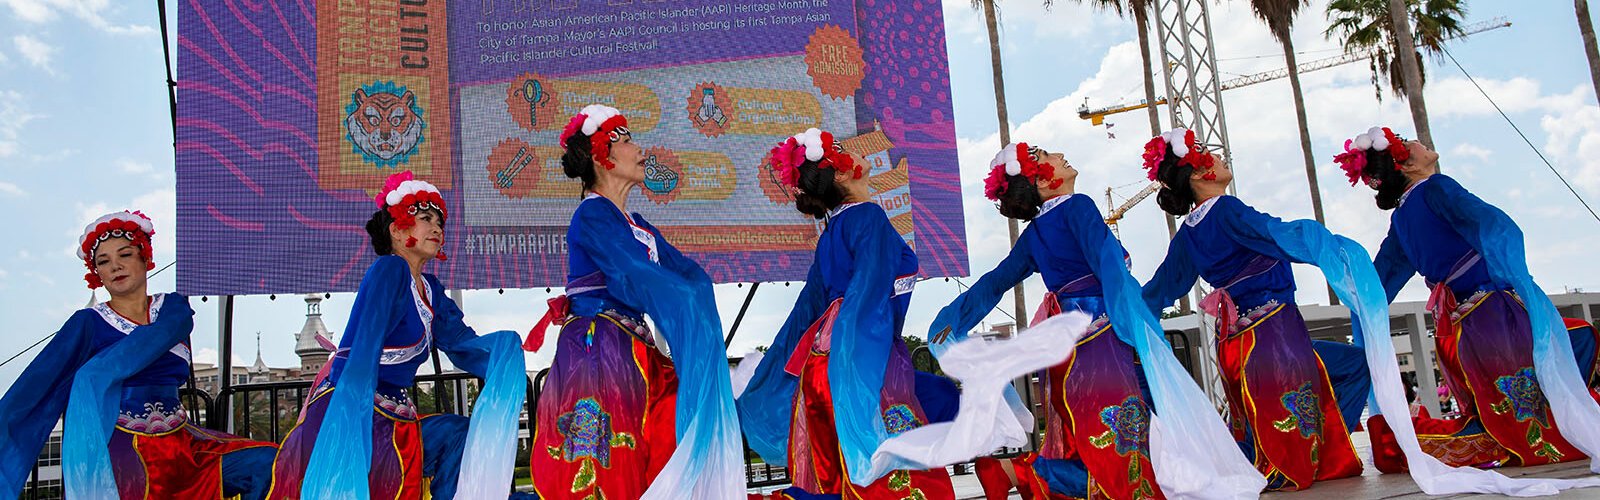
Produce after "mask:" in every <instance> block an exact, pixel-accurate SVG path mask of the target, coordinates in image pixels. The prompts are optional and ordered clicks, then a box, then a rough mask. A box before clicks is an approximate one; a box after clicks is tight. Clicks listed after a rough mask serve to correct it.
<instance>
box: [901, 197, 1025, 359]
mask: <svg viewBox="0 0 1600 500" xmlns="http://www.w3.org/2000/svg"><path fill="white" fill-rule="evenodd" d="M1035 230H1036V229H1034V226H1032V225H1029V226H1028V229H1027V230H1025V231H1024V237H1022V238H1018V239H1017V245H1015V246H1012V247H1011V253H1010V254H1008V255H1006V258H1005V259H1002V260H1001V261H1000V264H999V265H997V266H995V268H994V269H993V270H990V271H989V272H987V273H983V276H982V277H980V278H978V281H976V282H974V283H973V284H972V287H971V288H968V289H967V291H965V292H961V295H958V296H956V299H955V300H954V301H951V302H950V305H947V306H944V309H940V310H939V315H938V316H935V317H934V319H933V325H931V326H929V327H928V348H929V349H930V350H932V351H933V354H934V355H935V356H938V355H941V354H944V351H945V350H947V349H949V348H950V346H952V345H955V344H956V343H957V342H960V341H962V340H965V339H966V338H967V331H968V330H971V329H972V327H974V326H977V324H978V322H980V321H983V318H984V317H985V316H988V315H989V311H992V310H994V306H995V304H998V303H1000V300H1001V299H1003V298H1005V294H1006V292H1008V291H1010V290H1011V288H1012V287H1014V286H1016V285H1017V283H1021V282H1022V280H1025V279H1027V278H1028V276H1032V275H1033V273H1034V272H1035V265H1034V263H1033V251H1032V250H1031V246H1030V245H1028V244H1027V243H1026V242H1027V241H1028V238H1027V237H1026V234H1027V231H1035ZM1017 321H1018V322H1019V323H1020V322H1023V321H1027V319H1026V318H1018V319H1017Z"/></svg>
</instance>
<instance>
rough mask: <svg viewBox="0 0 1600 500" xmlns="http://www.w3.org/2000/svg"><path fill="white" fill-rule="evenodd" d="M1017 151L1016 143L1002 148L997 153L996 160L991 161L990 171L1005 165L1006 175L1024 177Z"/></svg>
mask: <svg viewBox="0 0 1600 500" xmlns="http://www.w3.org/2000/svg"><path fill="white" fill-rule="evenodd" d="M1017 149H1018V148H1017V145H1016V144H1015V143H1013V144H1007V145H1006V147H1004V148H1001V149H1000V152H999V153H995V155H994V159H993V160H990V161H989V169H990V170H994V168H995V167H999V166H1001V165H1005V166H1006V175H1022V161H1021V160H1019V159H1018V158H1017Z"/></svg>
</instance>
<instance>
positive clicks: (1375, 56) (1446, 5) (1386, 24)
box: [1322, 0, 1467, 147]
mask: <svg viewBox="0 0 1600 500" xmlns="http://www.w3.org/2000/svg"><path fill="white" fill-rule="evenodd" d="M1396 1H1397V2H1402V1H1403V2H1404V4H1405V7H1406V9H1407V10H1409V17H1410V18H1411V24H1412V25H1413V26H1414V27H1415V28H1414V29H1409V28H1411V27H1409V26H1402V27H1400V29H1396V23H1395V22H1394V18H1395V16H1393V15H1391V11H1392V9H1391V3H1390V0H1333V1H1332V2H1329V3H1328V10H1327V16H1328V21H1329V24H1328V29H1327V30H1325V31H1323V32H1322V34H1323V36H1324V37H1325V38H1327V39H1329V40H1332V39H1335V38H1338V39H1339V42H1340V44H1341V45H1344V50H1345V51H1346V52H1355V51H1360V50H1372V51H1373V53H1372V62H1371V68H1372V86H1373V93H1374V94H1376V95H1377V97H1378V99H1379V100H1382V99H1383V86H1384V84H1385V83H1387V85H1388V86H1389V89H1390V91H1391V92H1393V93H1394V95H1396V96H1400V97H1406V98H1407V99H1408V100H1409V101H1410V103H1411V107H1412V120H1413V121H1414V122H1415V123H1414V125H1415V126H1416V130H1417V139H1418V140H1420V141H1422V142H1423V143H1424V144H1428V145H1429V147H1432V144H1433V137H1432V134H1431V133H1430V132H1429V127H1428V123H1427V107H1426V106H1425V105H1424V104H1423V100H1422V95H1421V93H1420V92H1418V93H1417V94H1418V95H1415V96H1408V95H1407V92H1406V86H1405V70H1404V66H1406V64H1402V60H1401V59H1399V58H1397V57H1396V55H1397V54H1400V53H1401V52H1410V53H1411V54H1412V55H1411V57H1412V59H1411V61H1409V62H1412V63H1415V66H1416V79H1417V84H1416V87H1417V89H1418V90H1421V89H1422V85H1423V83H1424V82H1426V80H1427V75H1426V74H1424V72H1423V70H1422V54H1423V53H1427V54H1429V55H1433V56H1438V55H1439V54H1441V53H1443V52H1444V41H1445V40H1446V39H1448V38H1450V37H1453V36H1459V35H1461V34H1462V30H1461V18H1463V17H1466V14H1467V10H1466V0H1396ZM1405 32H1409V33H1408V34H1410V35H1411V36H1410V37H1406V38H1409V39H1410V41H1412V42H1414V47H1415V49H1414V50H1410V51H1403V50H1402V49H1401V48H1400V46H1401V42H1402V41H1404V40H1401V37H1400V36H1398V35H1399V34H1401V33H1405Z"/></svg>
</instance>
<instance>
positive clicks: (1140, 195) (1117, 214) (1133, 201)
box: [1106, 182, 1161, 240]
mask: <svg viewBox="0 0 1600 500" xmlns="http://www.w3.org/2000/svg"><path fill="white" fill-rule="evenodd" d="M1158 189H1161V183H1159V182H1152V183H1150V184H1147V185H1145V187H1144V189H1140V190H1139V192H1137V193H1134V194H1133V196H1132V197H1130V198H1128V199H1127V200H1126V201H1123V202H1122V204H1121V205H1118V206H1117V208H1111V203H1112V201H1111V188H1106V208H1108V209H1110V211H1109V212H1106V225H1107V226H1110V227H1111V235H1112V236H1115V237H1117V239H1119V240H1120V239H1122V233H1121V232H1120V231H1118V230H1117V222H1118V221H1120V220H1122V216H1123V215H1125V214H1127V213H1128V210H1129V209H1131V208H1133V206H1134V205H1138V204H1139V202H1141V201H1144V199H1145V198H1149V197H1150V195H1152V194H1155V192H1156V190H1158Z"/></svg>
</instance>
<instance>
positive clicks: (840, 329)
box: [723, 205, 900, 486]
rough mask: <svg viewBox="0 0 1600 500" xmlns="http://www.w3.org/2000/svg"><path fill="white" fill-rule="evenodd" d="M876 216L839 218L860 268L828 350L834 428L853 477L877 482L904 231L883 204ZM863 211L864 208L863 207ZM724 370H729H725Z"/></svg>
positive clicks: (855, 480)
mask: <svg viewBox="0 0 1600 500" xmlns="http://www.w3.org/2000/svg"><path fill="white" fill-rule="evenodd" d="M870 208H874V209H876V210H874V211H873V212H872V213H871V216H870V217H865V216H859V215H860V214H857V215H858V216H856V217H850V218H844V219H836V221H840V222H842V223H848V224H849V225H847V226H844V227H841V228H840V229H842V230H844V231H846V233H845V234H847V235H848V236H847V240H848V241H849V242H850V245H849V247H850V251H851V253H852V254H853V255H854V257H855V259H854V261H855V269H853V270H852V273H851V276H850V284H849V287H848V288H847V289H846V291H845V294H844V303H843V304H841V305H840V307H839V316H838V317H837V318H836V319H835V320H834V322H833V338H832V340H831V344H830V347H829V349H830V351H829V355H828V387H829V389H831V390H832V391H833V406H834V410H833V415H834V418H833V420H834V428H835V430H836V431H837V433H838V435H839V448H840V451H841V454H842V455H843V456H844V463H845V467H846V469H847V471H848V476H849V477H850V481H851V482H853V483H855V484H857V485H861V486H865V485H869V484H872V482H873V481H876V480H877V479H878V478H877V477H876V476H874V475H873V470H872V469H873V468H872V454H873V452H875V451H876V450H877V448H878V445H879V444H881V443H883V441H884V440H885V439H888V438H889V431H888V429H887V428H885V427H884V424H883V416H882V415H883V411H882V409H881V408H879V403H880V401H881V400H882V392H883V374H884V371H885V369H886V366H887V364H888V359H889V348H890V346H892V345H894V336H895V332H894V323H895V321H894V314H895V312H894V308H893V306H891V304H890V299H891V295H892V293H893V291H894V280H895V267H896V265H898V264H899V262H900V247H899V246H898V244H899V243H900V241H899V239H900V235H899V233H898V232H896V231H895V230H894V227H893V226H890V225H889V217H888V216H887V215H885V214H884V213H883V210H882V209H881V208H877V206H876V205H871V206H870ZM857 210H861V209H860V208H858V209H857ZM723 371H724V372H726V371H727V370H726V369H724V370H723Z"/></svg>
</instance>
